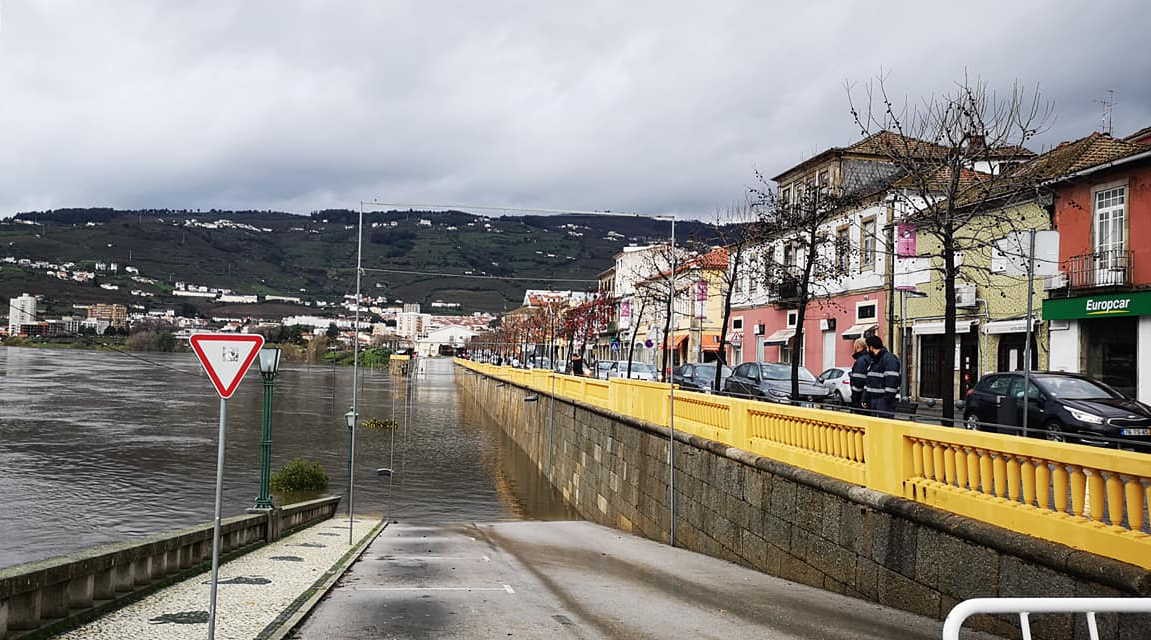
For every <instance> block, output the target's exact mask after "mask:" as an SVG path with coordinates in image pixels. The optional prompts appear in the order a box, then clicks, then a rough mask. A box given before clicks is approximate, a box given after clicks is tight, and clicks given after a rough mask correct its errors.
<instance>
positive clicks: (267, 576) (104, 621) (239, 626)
mask: <svg viewBox="0 0 1151 640" xmlns="http://www.w3.org/2000/svg"><path fill="white" fill-rule="evenodd" d="M353 526H354V527H355V529H354V540H355V544H354V545H349V544H348V520H347V517H346V516H345V517H344V518H343V519H342V520H341V519H333V520H325V521H324V522H321V523H319V524H316V525H313V526H311V527H309V528H307V529H304V530H302V531H299V532H297V533H294V534H292V535H290V536H287V537H285V538H284V539H282V540H279V541H277V542H274V543H272V544H270V545H267V546H264V547H261V548H260V549H257V550H256V551H253V552H251V553H248V554H246V555H244V556H241V557H239V558H236V559H235V560H232V561H231V562H228V563H226V564H224V565H221V566H220V583H219V594H218V596H217V603H218V608H219V609H218V612H217V616H216V638H219V639H220V640H224V639H228V640H253V639H255V638H261V639H263V638H277V637H282V635H281V634H282V633H283V632H286V631H287V628H288V627H289V626H290V625H291V624H292V621H293V619H294V614H296V613H297V612H302V610H306V608H307V607H310V606H311V605H312V604H314V602H315V600H316V599H318V597H319V596H320V595H322V593H323V590H324V588H326V586H327V585H328V584H331V583H332V582H334V581H335V580H336V579H337V578H339V576H340V574H341V573H342V572H343V570H344V569H346V568H347V566H348V565H349V564H350V563H351V562H352V561H354V560H355V558H356V557H358V556H359V552H360V551H361V550H362V549H363V548H364V546H365V545H366V543H367V542H370V539H371V538H373V537H374V536H375V535H376V534H377V533H378V532H379V527H380V526H382V525H381V522H380V521H379V520H377V519H374V518H365V517H361V516H357V517H356V518H355V524H354V525H353ZM209 577H210V573H209V572H204V573H201V574H199V575H197V576H195V577H193V578H189V579H188V580H185V581H183V582H179V583H176V584H174V585H172V586H170V587H167V588H166V589H163V590H161V591H159V592H157V593H154V594H152V595H151V596H148V597H146V598H144V599H142V600H140V601H139V602H136V603H134V604H131V605H128V606H127V607H124V608H123V609H120V610H118V611H115V612H113V613H110V614H108V615H106V616H104V617H102V618H100V619H98V620H95V621H93V622H91V623H89V624H87V625H84V626H82V627H79V628H77V629H75V630H73V631H71V632H68V633H65V634H62V635H60V636H58V637H59V638H63V639H66V640H104V639H107V640H124V639H125V638H132V639H133V640H149V639H152V638H155V639H157V640H160V639H162V640H180V639H184V638H187V639H188V640H203V638H204V637H206V634H207V630H208V592H209V586H210V584H209Z"/></svg>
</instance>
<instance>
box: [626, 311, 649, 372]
mask: <svg viewBox="0 0 1151 640" xmlns="http://www.w3.org/2000/svg"><path fill="white" fill-rule="evenodd" d="M646 309H647V300H644V301H643V304H641V305H640V306H639V314H638V315H637V316H636V317H635V318H633V319H632V321H631V323H632V324H631V326H632V329H631V339H630V340H628V341H627V371H626V372H625V374H624V375H625V377H626V379H628V380H630V379H631V363H632V358H633V357H634V356H635V337H636V335H637V334H639V321H640V320H642V319H643V312H644V311H645V310H646Z"/></svg>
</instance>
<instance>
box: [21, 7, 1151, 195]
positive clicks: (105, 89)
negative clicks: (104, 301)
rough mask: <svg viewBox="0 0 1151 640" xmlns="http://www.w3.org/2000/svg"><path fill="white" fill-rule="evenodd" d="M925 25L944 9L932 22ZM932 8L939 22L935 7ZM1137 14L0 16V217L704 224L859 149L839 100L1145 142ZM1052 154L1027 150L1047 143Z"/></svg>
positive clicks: (1148, 57) (161, 10) (83, 12)
mask: <svg viewBox="0 0 1151 640" xmlns="http://www.w3.org/2000/svg"><path fill="white" fill-rule="evenodd" d="M929 5H930V6H932V7H934V8H929ZM943 6H946V7H947V8H942V7H943ZM1148 20H1149V18H1148V14H1147V13H1146V10H1145V6H1143V3H1141V2H1139V1H1138V0H1131V1H1130V2H1104V1H1100V0H1095V1H1083V2H1069V1H1060V2H1021V1H1014V0H1013V1H1010V2H1004V1H1002V0H1000V1H997V2H970V1H969V2H953V3H926V2H905V3H896V2H876V1H871V2H858V3H855V2H795V3H791V4H785V3H781V2H772V3H769V2H763V1H762V0H761V1H749V2H725V1H723V0H710V1H708V2H703V1H695V2H680V1H676V0H661V1H658V2H608V1H603V2H600V1H595V0H591V1H589V0H584V1H581V2H558V1H553V0H525V1H523V2H504V1H500V0H485V1H483V2H475V1H470V0H469V1H461V2H438V1H434V0H417V1H411V2H390V1H385V0H372V1H368V0H360V1H356V2H353V1H350V0H349V1H346V2H339V1H322V0H267V1H262V0H244V1H242V2H238V1H235V0H228V1H223V0H221V1H219V2H197V1H193V0H181V1H179V2H177V1H163V0H155V1H153V2H145V1H140V0H99V1H98V2H93V1H91V0H0V215H9V214H11V213H14V212H16V211H21V210H28V209H40V208H49V207H63V206H89V205H102V206H115V207H124V208H132V207H173V208H183V207H191V208H196V207H199V208H210V207H218V208H248V207H251V208H260V209H264V208H275V209H284V210H289V211H295V212H300V213H306V212H308V211H310V210H314V209H317V208H324V207H349V208H354V207H356V206H358V203H359V202H360V200H362V199H371V198H373V197H378V198H383V199H385V200H387V201H399V202H447V203H456V202H463V203H492V204H500V205H516V206H525V207H547V208H564V209H568V208H574V209H614V210H639V211H649V212H663V211H671V212H679V213H683V214H687V215H695V216H701V217H708V216H709V215H710V212H711V211H713V210H714V209H715V208H716V207H721V206H723V205H724V204H726V203H728V202H731V201H734V200H739V199H741V198H742V196H743V193H744V192H745V190H746V188H747V186H748V185H750V184H751V183H752V181H753V179H754V172H755V170H756V169H762V170H763V171H765V172H766V173H768V174H769V175H774V174H775V173H777V172H778V171H780V170H782V169H785V168H787V167H789V166H791V165H793V164H795V163H796V162H797V161H799V160H801V159H802V158H804V157H805V156H808V155H811V154H812V153H815V152H818V151H820V150H823V149H825V148H827V147H829V146H837V145H844V144H849V143H850V142H852V141H853V140H854V139H855V138H857V137H858V131H857V130H856V128H855V127H854V126H853V125H852V122H851V118H850V115H849V113H848V110H847V101H846V97H845V90H844V83H845V81H846V82H865V81H867V80H868V79H869V78H871V77H874V76H875V75H876V74H878V73H879V72H880V71H881V70H884V71H886V72H887V74H888V84H889V86H890V87H892V88H893V89H894V90H895V91H897V92H898V93H900V94H906V95H908V96H910V97H913V98H917V97H920V96H924V95H927V94H930V93H931V92H933V91H934V92H938V91H943V90H947V89H948V88H949V87H950V86H951V83H953V82H954V81H955V80H957V79H958V78H961V77H962V75H963V73H964V70H965V69H966V70H967V71H968V72H969V73H970V74H972V75H978V76H981V77H982V78H984V79H985V80H987V81H989V82H990V83H991V84H992V85H993V86H996V87H1003V88H1006V87H1008V86H1009V84H1010V83H1011V81H1013V80H1015V79H1019V80H1022V81H1024V82H1026V83H1030V84H1035V83H1037V84H1038V85H1039V87H1040V88H1041V90H1042V91H1043V92H1044V93H1045V94H1046V96H1047V97H1049V98H1051V99H1052V100H1053V101H1054V102H1055V106H1056V110H1057V116H1058V117H1057V120H1056V121H1055V122H1054V123H1053V124H1052V126H1051V128H1050V130H1049V131H1048V133H1046V134H1045V135H1044V136H1043V137H1042V138H1041V139H1040V140H1039V143H1038V144H1036V145H1035V146H1036V147H1042V146H1045V145H1046V146H1049V145H1052V144H1055V143H1058V142H1059V141H1060V140H1065V139H1070V138H1074V137H1078V136H1080V135H1085V134H1086V133H1089V132H1090V131H1092V130H1094V129H1098V128H1099V126H1100V125H1099V121H1100V113H1101V109H1102V107H1101V105H1100V104H1098V103H1097V102H1096V101H1097V100H1099V99H1101V98H1103V97H1104V96H1105V95H1106V91H1107V90H1108V89H1115V90H1116V91H1117V100H1118V102H1117V106H1116V108H1115V112H1114V127H1115V132H1116V133H1117V134H1121V133H1127V132H1129V131H1131V130H1134V129H1137V128H1140V127H1143V126H1147V125H1151V82H1148V78H1151V53H1149V52H1148V51H1149V50H1148V41H1147V38H1148V34H1149V31H1148V26H1149V22H1148ZM1036 150H1040V149H1036Z"/></svg>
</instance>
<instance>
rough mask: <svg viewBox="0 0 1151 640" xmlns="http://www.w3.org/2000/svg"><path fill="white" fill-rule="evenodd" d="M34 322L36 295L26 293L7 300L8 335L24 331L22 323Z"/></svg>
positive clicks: (31, 323)
mask: <svg viewBox="0 0 1151 640" xmlns="http://www.w3.org/2000/svg"><path fill="white" fill-rule="evenodd" d="M34 324H36V296H32V295H28V294H27V293H25V294H22V295H19V296H17V297H15V298H12V299H11V300H10V301H9V302H8V335H11V336H18V335H20V334H22V333H24V325H34Z"/></svg>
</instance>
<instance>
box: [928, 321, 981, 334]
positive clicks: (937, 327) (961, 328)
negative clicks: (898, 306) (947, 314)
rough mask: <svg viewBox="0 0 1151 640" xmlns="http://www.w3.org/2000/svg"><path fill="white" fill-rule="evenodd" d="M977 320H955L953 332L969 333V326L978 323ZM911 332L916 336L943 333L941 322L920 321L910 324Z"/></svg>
mask: <svg viewBox="0 0 1151 640" xmlns="http://www.w3.org/2000/svg"><path fill="white" fill-rule="evenodd" d="M978 322H979V321H978V320H956V321H955V333H957V334H958V333H970V332H971V327H973V326H975V324H976V323H978ZM911 332H912V333H914V334H915V335H917V336H934V335H941V334H943V333H944V330H943V322H921V323H919V324H915V325H912V326H911Z"/></svg>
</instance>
